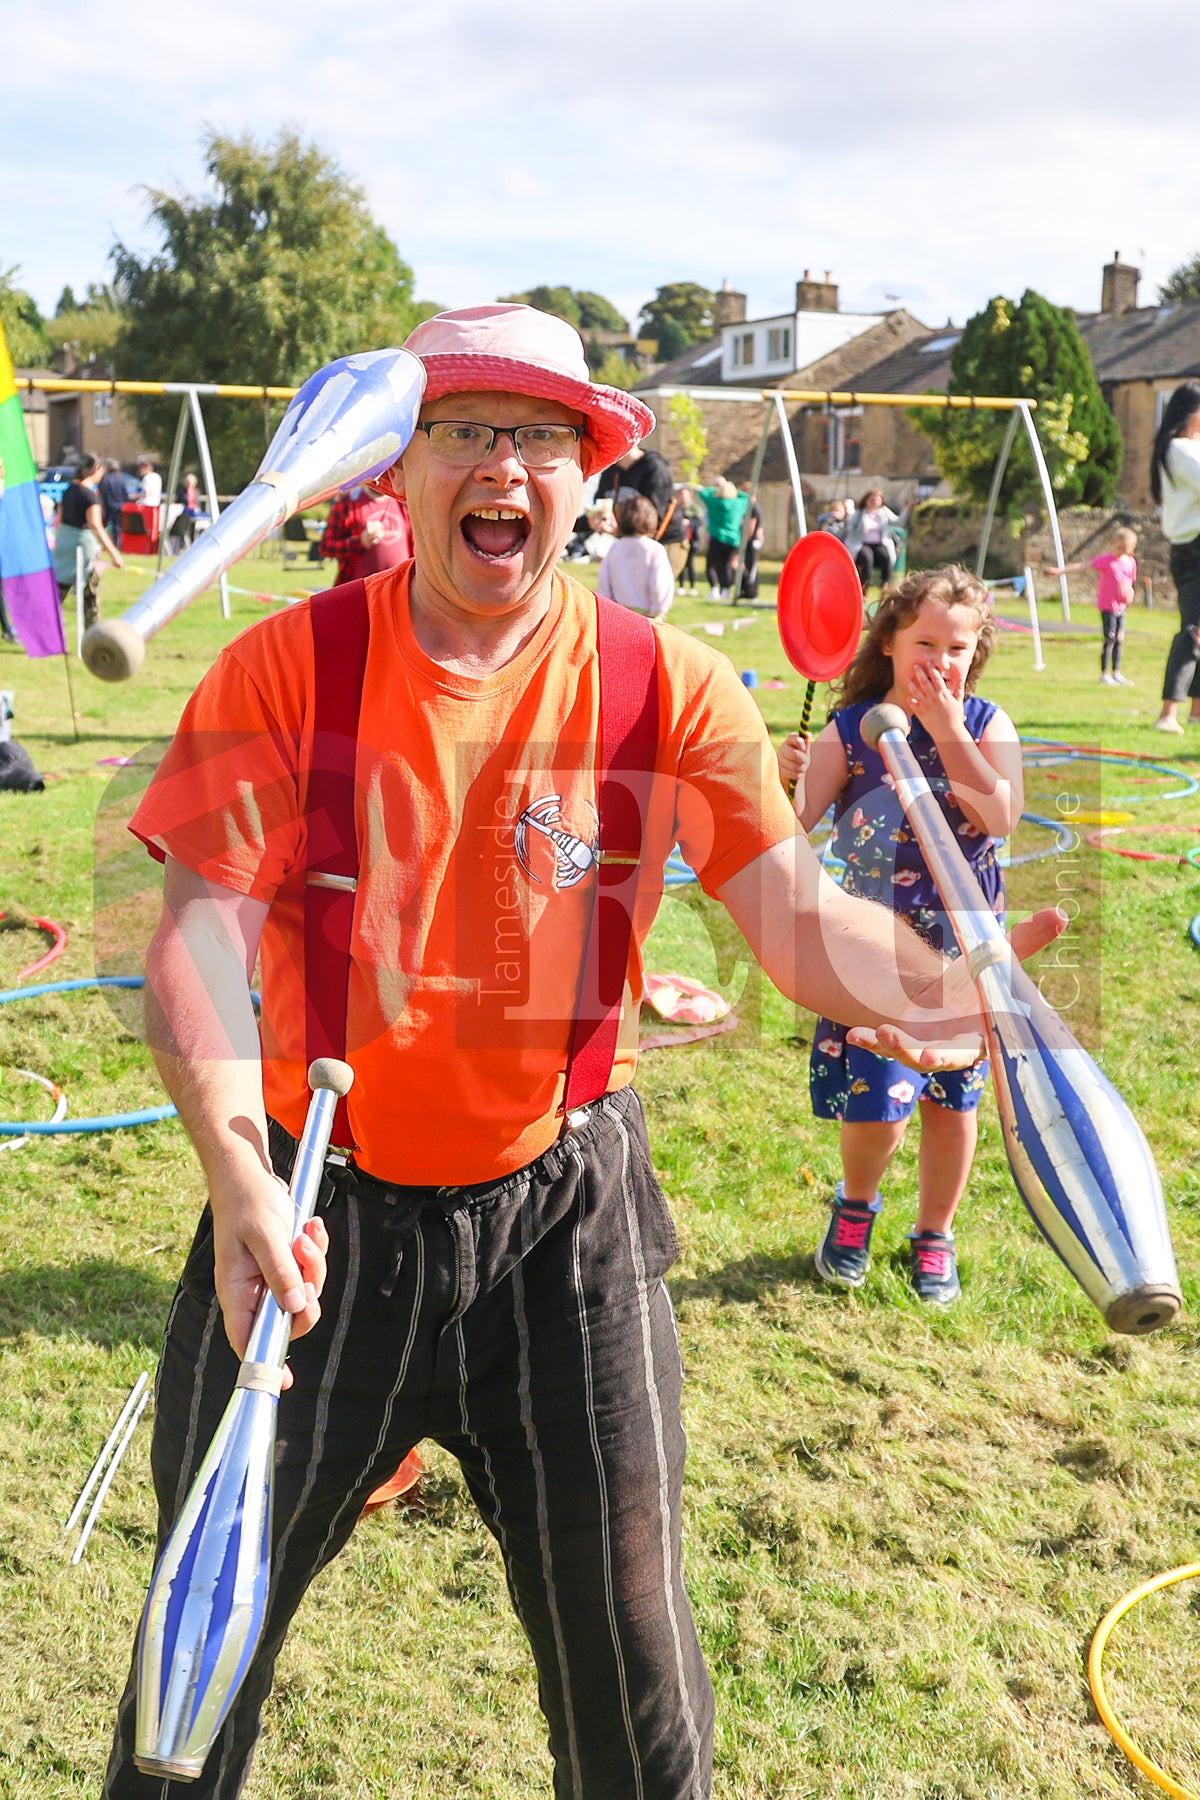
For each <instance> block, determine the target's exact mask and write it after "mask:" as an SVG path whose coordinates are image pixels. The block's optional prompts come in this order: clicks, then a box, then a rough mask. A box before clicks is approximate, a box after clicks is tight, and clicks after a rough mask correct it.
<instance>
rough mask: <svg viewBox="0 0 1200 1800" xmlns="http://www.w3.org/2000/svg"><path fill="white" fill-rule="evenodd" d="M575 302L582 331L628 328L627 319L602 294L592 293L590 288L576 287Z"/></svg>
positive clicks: (625, 329) (624, 329) (622, 329)
mask: <svg viewBox="0 0 1200 1800" xmlns="http://www.w3.org/2000/svg"><path fill="white" fill-rule="evenodd" d="M575 303H576V305H577V306H578V307H579V323H580V326H581V328H582V329H583V330H584V331H628V330H629V320H628V319H627V318H626V317H625V316H624V314H623V313H619V312H618V311H617V309H616V307H615V306H614V305H613V303H612V301H611V300H606V299H605V297H604V295H603V294H593V293H592V291H591V289H590V288H576V290H575Z"/></svg>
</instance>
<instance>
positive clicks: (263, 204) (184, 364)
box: [113, 131, 432, 488]
mask: <svg viewBox="0 0 1200 1800" xmlns="http://www.w3.org/2000/svg"><path fill="white" fill-rule="evenodd" d="M204 154H205V168H206V171H207V174H208V177H209V181H210V183H211V192H209V193H206V194H199V195H196V194H168V193H164V192H162V191H161V190H158V189H149V190H147V192H148V197H149V202H150V205H149V213H150V219H151V221H152V222H153V224H154V225H155V226H157V228H158V230H159V232H160V233H161V237H162V247H161V249H159V250H158V251H157V252H156V253H154V254H153V255H150V256H147V257H142V256H139V255H138V254H137V253H136V251H134V250H131V249H130V248H128V247H127V246H126V245H124V244H120V243H118V244H117V246H116V247H115V249H114V251H113V265H114V268H115V270H116V277H117V285H118V288H119V289H120V292H121V294H122V296H123V300H124V323H123V325H122V329H121V332H120V336H119V339H118V343H117V355H118V359H119V362H120V368H121V373H122V375H124V376H130V377H134V378H136V377H138V376H141V377H143V378H146V379H153V380H166V381H224V382H230V383H238V384H245V385H251V386H257V385H259V384H260V383H261V384H262V385H264V386H271V387H274V386H298V385H299V384H300V382H302V381H303V380H304V379H305V378H306V377H307V376H309V375H311V374H312V373H313V371H314V370H315V369H318V368H320V367H321V365H322V364H323V363H327V362H329V361H331V360H332V359H333V358H334V357H337V356H345V355H349V354H350V353H351V352H352V351H355V350H374V349H379V348H382V347H383V346H384V345H386V344H396V343H400V342H402V341H403V339H404V338H405V336H407V334H408V332H409V331H410V330H411V328H412V326H413V325H414V324H416V323H417V321H418V319H420V318H422V317H425V316H426V315H427V313H428V312H429V311H430V310H432V309H430V308H428V307H426V306H423V305H418V304H414V302H413V298H412V270H411V269H410V268H409V267H408V265H407V263H405V262H403V261H402V260H401V257H400V254H399V251H398V250H397V248H396V246H395V244H393V242H392V241H391V239H390V238H389V237H388V236H387V234H386V232H385V231H384V230H383V229H382V227H380V226H379V225H377V224H376V223H375V221H374V220H373V219H372V217H371V215H370V213H369V212H368V210H367V206H366V201H365V199H364V196H363V193H362V190H361V188H359V187H358V186H357V185H356V184H355V183H354V182H352V181H350V180H349V179H348V178H347V177H346V176H345V175H344V174H343V173H342V171H341V169H340V168H339V167H338V166H337V164H336V163H335V162H334V161H333V160H332V158H330V157H328V156H326V155H325V154H324V153H323V152H322V151H321V150H320V149H319V148H318V146H317V145H315V144H311V143H304V142H302V141H301V139H300V138H299V137H298V136H297V135H296V134H295V133H293V132H290V131H282V132H280V134H279V136H278V137H277V138H276V139H275V141H274V142H273V143H271V144H267V145H262V144H258V143H256V142H255V141H254V140H253V139H252V138H250V137H248V136H246V137H239V138H233V137H223V136H221V135H220V134H218V133H216V132H210V133H209V134H208V135H207V136H206V138H205V139H204ZM132 404H133V406H134V409H135V412H136V414H137V418H138V423H139V426H140V428H141V430H142V431H143V433H144V434H145V436H146V438H147V441H149V442H153V443H157V444H158V445H160V446H161V445H163V444H165V443H167V442H168V441H169V438H170V435H171V432H172V430H173V428H174V423H175V418H176V416H177V413H178V401H176V400H171V399H167V400H158V399H150V398H141V397H138V398H135V399H134V400H133V402H132ZM281 410H282V409H281V407H279V406H273V407H268V406H266V405H265V404H264V405H263V406H262V407H261V408H259V407H256V406H253V405H251V404H249V403H248V402H247V401H244V400H242V401H236V400H225V401H219V400H213V401H209V402H206V403H205V418H206V423H207V426H208V432H209V438H210V442H211V444H212V451H213V461H214V464H215V467H216V470H217V476H218V481H219V482H220V484H221V486H222V487H225V488H238V487H241V486H243V485H244V484H245V483H246V482H247V481H248V480H249V479H250V477H251V476H252V475H253V473H254V470H255V467H256V466H257V464H258V463H259V461H260V460H261V457H262V452H263V448H264V445H265V441H266V435H267V434H269V432H270V431H271V430H273V429H274V425H275V423H276V422H277V420H278V418H279V415H280V412H281Z"/></svg>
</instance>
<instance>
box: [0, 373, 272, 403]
mask: <svg viewBox="0 0 1200 1800" xmlns="http://www.w3.org/2000/svg"><path fill="white" fill-rule="evenodd" d="M17 387H18V388H24V389H25V390H26V391H27V392H30V393H32V392H33V391H34V389H38V390H40V391H41V392H42V393H44V394H186V393H187V391H188V389H189V388H192V387H194V388H195V389H196V391H197V393H200V394H203V395H204V397H205V398H206V399H210V398H211V399H217V400H291V399H293V398H294V396H295V395H296V394H297V393H298V392H299V389H298V388H294V387H234V386H231V385H230V384H229V383H228V382H210V381H196V382H191V381H81V380H72V379H69V378H68V377H67V376H65V375H63V376H50V375H23V376H21V378H20V379H19V381H18V382H17Z"/></svg>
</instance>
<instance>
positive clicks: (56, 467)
mask: <svg viewBox="0 0 1200 1800" xmlns="http://www.w3.org/2000/svg"><path fill="white" fill-rule="evenodd" d="M74 479H75V464H74V463H51V464H50V466H49V468H46V469H41V470H39V471H38V492H39V493H41V494H44V495H45V497H46V499H47V500H49V502H50V504H51V506H57V505H58V503H59V501H60V500H61V499H62V497H63V495H64V494H65V493H66V491H67V489H68V488H69V487H70V485H71V483H72V482H73V481H74Z"/></svg>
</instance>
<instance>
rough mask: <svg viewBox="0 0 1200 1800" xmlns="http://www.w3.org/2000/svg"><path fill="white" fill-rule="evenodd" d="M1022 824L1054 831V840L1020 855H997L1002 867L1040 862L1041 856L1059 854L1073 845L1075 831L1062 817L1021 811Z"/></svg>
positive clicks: (1015, 867)
mask: <svg viewBox="0 0 1200 1800" xmlns="http://www.w3.org/2000/svg"><path fill="white" fill-rule="evenodd" d="M1020 823H1021V824H1022V825H1041V826H1043V827H1044V829H1045V830H1047V831H1052V832H1053V833H1054V842H1053V843H1052V844H1047V845H1046V846H1045V848H1044V849H1041V850H1026V851H1024V852H1023V853H1022V854H1021V855H1020V856H1013V855H1011V854H1010V855H1008V856H998V857H997V858H996V861H997V862H998V863H999V864H1000V867H1001V868H1002V869H1019V868H1020V866H1021V864H1022V863H1031V862H1040V861H1041V859H1042V857H1043V856H1061V855H1062V854H1063V852H1064V851H1066V850H1071V849H1073V848H1074V846H1075V833H1074V832H1073V831H1072V830H1071V827H1070V826H1069V825H1068V824H1067V823H1066V822H1065V821H1064V820H1063V819H1047V818H1043V816H1042V814H1041V813H1029V812H1027V813H1022V814H1021V818H1020Z"/></svg>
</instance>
